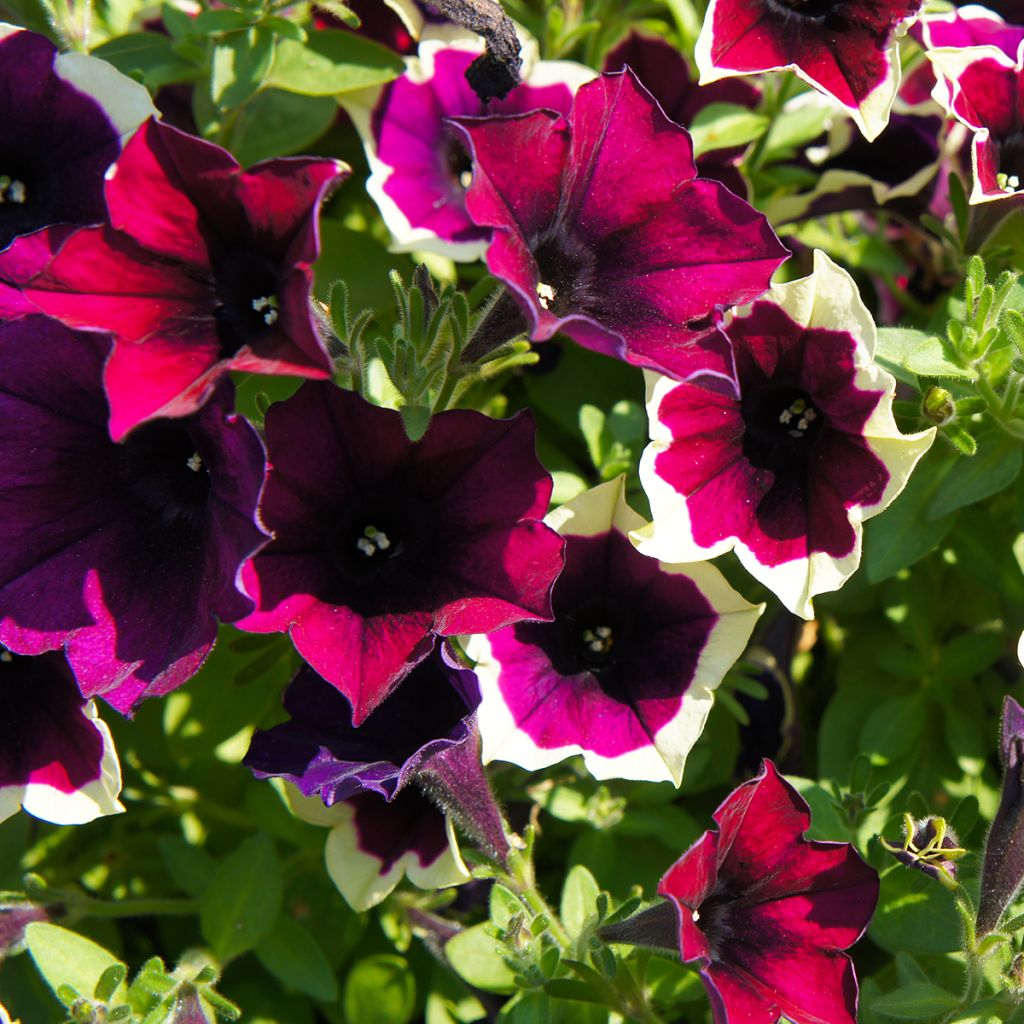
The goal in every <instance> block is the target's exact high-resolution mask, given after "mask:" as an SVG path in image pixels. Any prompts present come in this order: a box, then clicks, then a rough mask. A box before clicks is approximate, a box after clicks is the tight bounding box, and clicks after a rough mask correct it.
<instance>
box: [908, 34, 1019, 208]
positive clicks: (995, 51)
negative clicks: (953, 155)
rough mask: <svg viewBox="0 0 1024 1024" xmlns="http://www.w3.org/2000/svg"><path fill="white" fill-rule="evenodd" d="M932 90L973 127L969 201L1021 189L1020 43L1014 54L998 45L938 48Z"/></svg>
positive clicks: (986, 199) (1003, 195) (932, 55)
mask: <svg viewBox="0 0 1024 1024" xmlns="http://www.w3.org/2000/svg"><path fill="white" fill-rule="evenodd" d="M928 57H929V59H930V60H931V61H932V64H933V66H934V67H935V68H937V70H938V72H939V82H938V83H937V84H936V87H935V91H934V93H933V96H934V97H935V99H936V100H937V101H938V102H939V103H941V104H942V105H943V106H944V107H945V108H946V110H947V111H948V112H949V113H950V114H951V115H952V116H953V117H955V118H957V120H959V121H960V122H961V123H963V124H965V125H966V126H967V127H968V128H969V129H970V130H971V131H972V132H973V133H974V137H973V139H972V140H971V164H972V168H973V172H974V175H973V177H974V185H973V188H972V190H971V197H970V201H971V202H972V203H987V202H991V201H992V200H996V199H1005V198H1006V197H1008V196H1013V195H1017V194H1020V193H1022V192H1024V45H1021V46H1018V51H1017V55H1016V57H1010V56H1007V54H1006V53H1005V52H1004V51H1003V50H1001V49H999V48H998V47H997V46H992V45H987V46H978V47H971V48H967V49H938V50H931V51H929V52H928Z"/></svg>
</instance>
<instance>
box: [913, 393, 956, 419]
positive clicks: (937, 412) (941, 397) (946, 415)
mask: <svg viewBox="0 0 1024 1024" xmlns="http://www.w3.org/2000/svg"><path fill="white" fill-rule="evenodd" d="M921 413H922V415H923V416H924V418H925V419H926V420H928V422H929V423H934V424H935V425H936V426H940V427H941V426H942V425H943V424H944V423H948V422H949V421H950V420H951V419H952V418H953V417H954V416H955V415H956V401H955V399H954V398H953V396H952V395H951V394H950V393H949V392H948V391H947V390H946V389H945V388H941V387H939V386H938V385H934V386H932V387H930V388H929V389H928V390H927V391H926V392H925V393H924V399H923V401H922V402H921Z"/></svg>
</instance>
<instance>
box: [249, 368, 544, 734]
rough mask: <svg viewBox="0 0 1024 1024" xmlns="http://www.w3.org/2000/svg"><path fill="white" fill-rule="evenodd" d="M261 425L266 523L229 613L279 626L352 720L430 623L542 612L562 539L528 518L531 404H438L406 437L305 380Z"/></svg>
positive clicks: (402, 667)
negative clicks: (249, 606)
mask: <svg viewBox="0 0 1024 1024" xmlns="http://www.w3.org/2000/svg"><path fill="white" fill-rule="evenodd" d="M266 433H267V447H268V451H269V456H270V471H269V474H268V477H267V484H266V489H265V493H264V499H263V502H262V504H261V511H260V514H261V518H262V521H263V523H264V525H265V526H266V527H267V528H268V529H270V530H272V531H273V534H274V539H273V541H271V543H270V544H269V545H268V546H267V547H266V548H265V549H264V550H263V551H261V552H259V554H258V555H257V556H256V557H255V558H253V559H252V561H251V562H249V563H248V564H247V565H246V567H245V569H244V572H243V585H244V587H245V589H246V591H247V593H249V594H250V595H251V596H252V597H253V599H254V600H255V601H256V611H255V612H254V613H253V614H252V615H249V616H248V617H247V618H245V619H244V620H243V621H242V622H241V623H239V627H240V628H242V629H246V630H250V631H252V632H259V633H264V632H279V631H284V630H287V631H288V632H289V633H290V635H291V638H292V642H293V643H294V644H295V646H296V648H297V649H298V651H299V653H300V654H301V655H302V656H303V657H304V658H305V659H306V661H308V662H309V664H310V665H312V666H313V668H314V669H316V671H317V672H319V673H320V675H322V676H323V677H324V678H325V679H327V680H328V681H329V682H330V683H332V684H333V685H334V686H336V687H337V688H338V689H339V690H340V691H341V692H342V693H343V694H344V695H345V696H346V697H347V698H348V700H349V702H350V703H351V705H352V711H353V723H354V724H355V725H359V724H360V723H361V722H362V721H363V719H364V718H366V716H367V715H368V714H370V712H372V711H373V710H374V708H376V707H377V706H378V705H379V704H380V703H381V701H383V700H384V698H385V697H386V696H387V695H388V694H389V693H390V692H391V691H392V689H394V687H395V686H396V685H397V684H398V682H399V681H400V680H401V679H402V678H403V677H404V676H405V675H406V674H407V673H408V672H409V671H410V670H411V669H412V667H413V666H414V665H415V664H416V663H417V662H419V661H421V660H422V659H423V658H424V657H425V656H426V655H427V653H429V651H430V650H431V648H432V647H433V645H434V637H435V636H451V635H453V634H457V633H474V632H489V631H491V630H494V629H500V628H501V627H502V626H505V625H508V624H509V623H510V622H517V621H521V620H523V619H549V618H550V617H551V597H550V593H551V585H552V583H553V582H554V579H555V577H556V576H557V574H558V572H559V570H560V569H561V566H562V553H561V552H562V540H561V539H560V538H559V537H558V535H557V534H556V533H555V532H554V531H553V530H551V529H549V528H548V527H547V526H544V525H543V524H542V523H541V522H540V521H539V516H541V515H543V513H544V511H545V510H546V509H547V504H548V499H549V497H550V494H551V478H550V477H549V476H548V475H547V474H546V473H545V472H544V470H543V468H542V467H541V465H540V463H539V462H538V461H537V457H536V455H535V454H534V440H533V438H534V426H533V423H532V421H531V420H530V418H529V417H527V416H524V415H519V416H515V417H513V418H512V419H509V420H494V419H490V418H488V417H487V416H484V415H482V414H480V413H478V412H472V411H468V410H453V411H450V412H442V413H439V414H438V415H437V416H435V417H434V418H433V419H432V420H431V422H430V427H429V429H428V430H427V433H426V434H425V436H424V437H423V439H422V440H421V441H418V442H416V443H412V442H410V441H409V440H408V438H407V437H406V434H405V430H404V428H403V426H402V419H401V416H399V414H398V413H397V412H392V411H391V410H388V409H380V408H377V407H375V406H372V405H370V404H369V403H367V402H365V401H364V400H363V399H361V398H360V397H359V396H357V395H355V394H353V393H352V392H348V391H342V390H340V389H339V388H336V387H334V386H333V385H332V384H326V383H324V384H320V383H308V384H306V385H304V386H303V387H302V388H301V389H300V390H299V391H298V392H297V394H295V395H294V396H292V397H291V398H290V399H288V400H287V401H285V402H278V403H275V404H274V405H273V406H271V408H270V410H269V412H268V414H267V420H266Z"/></svg>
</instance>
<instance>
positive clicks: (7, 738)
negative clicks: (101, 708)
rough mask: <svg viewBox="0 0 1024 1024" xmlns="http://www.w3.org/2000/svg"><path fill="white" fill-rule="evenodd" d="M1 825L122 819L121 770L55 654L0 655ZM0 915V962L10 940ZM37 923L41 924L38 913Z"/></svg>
mask: <svg viewBox="0 0 1024 1024" xmlns="http://www.w3.org/2000/svg"><path fill="white" fill-rule="evenodd" d="M0 692H2V693H3V703H4V713H3V715H2V716H0V821H4V820H6V819H7V818H9V817H10V816H11V815H12V814H14V813H15V812H16V811H17V810H18V808H19V807H23V808H24V809H25V810H26V811H28V813H29V814H31V815H34V816H35V817H37V818H42V819H43V820H44V821H52V822H55V823H56V824H58V825H80V824H83V823H84V822H87V821H92V820H93V819H94V818H98V817H100V815H104V814H117V813H119V812H120V811H123V810H124V808H123V807H122V806H121V804H120V802H119V801H118V799H117V797H118V794H119V793H120V792H121V767H120V765H119V764H118V761H117V752H116V751H115V750H114V742H113V740H112V739H111V736H110V730H109V729H108V728H107V726H106V723H105V722H104V721H103V719H101V718H100V717H99V715H98V714H97V713H96V705H95V702H94V701H91V700H90V701H86V700H83V699H82V697H81V695H80V694H79V692H78V688H77V687H76V686H75V681H74V679H73V677H72V675H71V673H70V672H69V671H68V667H67V664H66V662H65V661H64V659H63V658H62V657H61V656H60V655H58V654H43V655H41V656H40V657H38V658H22V657H18V656H17V655H14V654H11V652H10V651H0ZM9 913H10V912H9V911H8V910H7V909H0V960H2V959H3V955H4V952H5V951H6V949H7V947H9V946H10V945H12V944H13V939H14V937H13V936H12V935H9V934H6V933H7V932H9V931H10V928H11V922H12V921H13V920H14V918H9ZM39 915H40V916H38V917H36V918H31V917H30V918H27V919H26V918H25V917H24V915H22V918H21V919H20V922H21V927H24V925H25V924H26V923H28V920H45V917H46V915H45V913H43V912H42V911H41V910H40V911H39Z"/></svg>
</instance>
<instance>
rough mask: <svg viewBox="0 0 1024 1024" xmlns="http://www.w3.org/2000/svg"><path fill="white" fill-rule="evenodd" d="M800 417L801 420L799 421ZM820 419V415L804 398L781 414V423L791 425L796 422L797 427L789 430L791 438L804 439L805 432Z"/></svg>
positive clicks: (791, 404) (795, 400) (797, 400)
mask: <svg viewBox="0 0 1024 1024" xmlns="http://www.w3.org/2000/svg"><path fill="white" fill-rule="evenodd" d="M797 417H799V419H797ZM817 418H818V413H817V411H816V410H815V409H814V407H813V406H810V405H808V404H807V402H805V401H804V400H803V399H802V398H797V399H794V400H793V401H792V402H791V403H790V404H789V407H788V408H787V409H783V410H782V412H780V413H779V422H780V423H782V424H783V425H787V426H788V425H789V424H790V423H792V422H793V421H794V420H796V427H795V428H794V429H793V430H787V431H786V433H787V434H788V435H789V436H790V437H804V436H805V431H806V430H807V428H808V427H810V425H811V424H812V423H813V422H814V421H815V420H816V419H817Z"/></svg>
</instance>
